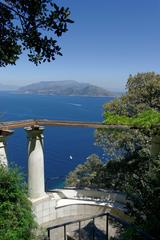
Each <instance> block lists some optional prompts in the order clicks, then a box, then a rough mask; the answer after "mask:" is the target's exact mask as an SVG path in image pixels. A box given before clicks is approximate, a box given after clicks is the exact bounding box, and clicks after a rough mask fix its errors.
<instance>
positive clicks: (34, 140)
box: [25, 126, 46, 199]
mask: <svg viewBox="0 0 160 240" xmlns="http://www.w3.org/2000/svg"><path fill="white" fill-rule="evenodd" d="M25 130H26V132H27V136H28V193H29V197H30V198H31V199H34V198H41V197H44V196H46V193H45V184H44V181H45V180H44V155H43V130H44V128H43V127H40V126H33V127H26V128H25Z"/></svg>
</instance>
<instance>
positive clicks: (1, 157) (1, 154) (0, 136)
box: [0, 130, 13, 167]
mask: <svg viewBox="0 0 160 240" xmlns="http://www.w3.org/2000/svg"><path fill="white" fill-rule="evenodd" d="M12 133H13V131H12V130H0V165H3V166H6V167H7V166H8V160H7V154H6V148H5V147H6V137H7V136H9V135H11V134H12Z"/></svg>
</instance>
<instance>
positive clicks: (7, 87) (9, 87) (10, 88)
mask: <svg viewBox="0 0 160 240" xmlns="http://www.w3.org/2000/svg"><path fill="white" fill-rule="evenodd" d="M17 89H18V87H17V86H14V85H5V84H2V83H0V91H14V90H17Z"/></svg>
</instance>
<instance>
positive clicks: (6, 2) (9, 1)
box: [0, 0, 73, 67]
mask: <svg viewBox="0 0 160 240" xmlns="http://www.w3.org/2000/svg"><path fill="white" fill-rule="evenodd" d="M69 17H70V11H69V8H64V7H59V6H57V5H56V4H55V3H54V2H53V0H38V1H37V0H21V1H19V0H0V67H2V66H6V65H8V64H15V63H16V61H17V59H18V58H19V56H20V55H21V53H22V51H23V50H28V51H29V53H28V58H29V61H32V62H34V63H35V64H36V65H37V64H39V63H41V62H45V61H46V60H47V61H48V62H50V61H51V60H55V56H56V55H62V53H61V52H60V50H61V48H60V47H59V46H58V44H57V40H56V37H60V36H61V35H62V34H63V33H65V32H66V31H68V24H70V23H73V21H72V20H71V19H70V18H69Z"/></svg>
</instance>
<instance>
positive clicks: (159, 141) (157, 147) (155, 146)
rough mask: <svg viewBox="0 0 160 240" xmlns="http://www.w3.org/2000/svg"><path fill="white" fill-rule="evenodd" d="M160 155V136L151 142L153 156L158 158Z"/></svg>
mask: <svg viewBox="0 0 160 240" xmlns="http://www.w3.org/2000/svg"><path fill="white" fill-rule="evenodd" d="M159 153H160V135H155V136H153V137H152V141H151V154H152V155H153V156H157V155H158V154H159Z"/></svg>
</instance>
